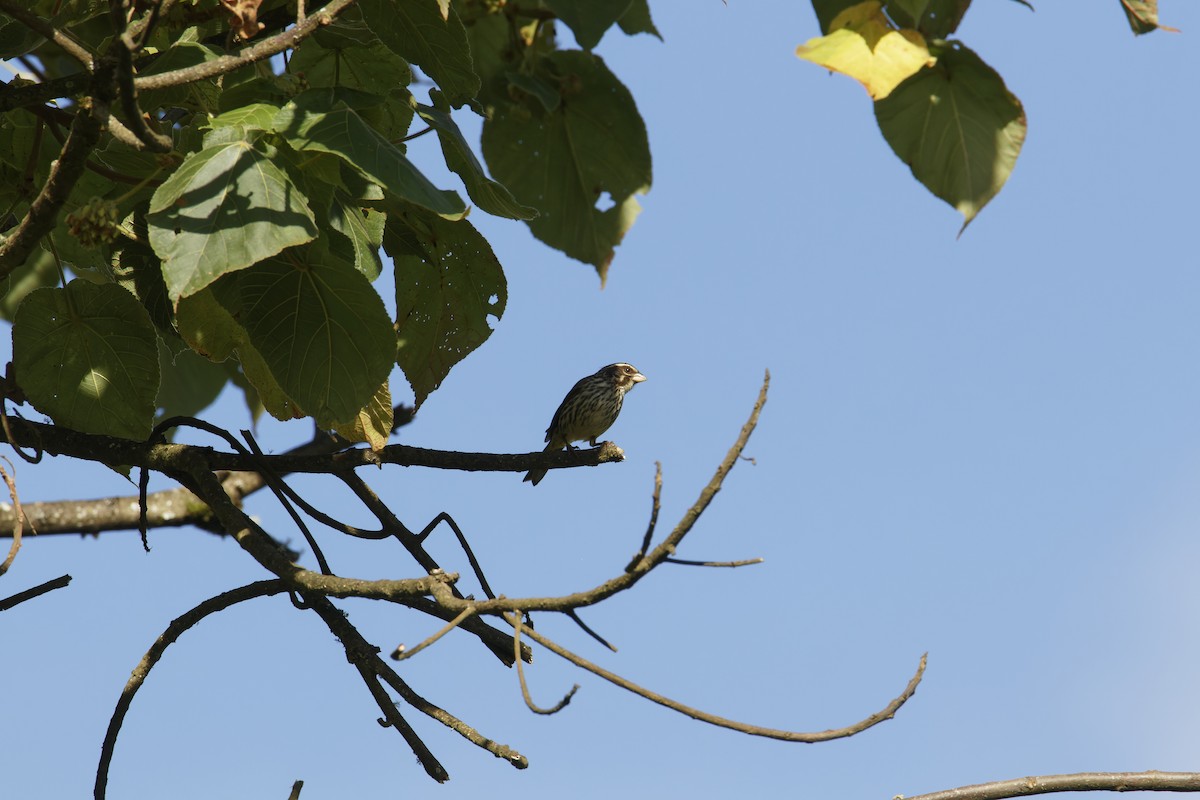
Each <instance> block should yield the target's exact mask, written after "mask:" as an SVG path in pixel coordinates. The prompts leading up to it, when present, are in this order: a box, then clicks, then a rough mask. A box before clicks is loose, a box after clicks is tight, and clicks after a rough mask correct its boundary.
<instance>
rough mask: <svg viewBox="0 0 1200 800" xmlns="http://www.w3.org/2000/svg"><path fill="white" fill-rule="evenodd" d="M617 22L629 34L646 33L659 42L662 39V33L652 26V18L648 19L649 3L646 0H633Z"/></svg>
mask: <svg viewBox="0 0 1200 800" xmlns="http://www.w3.org/2000/svg"><path fill="white" fill-rule="evenodd" d="M617 24H618V25H620V26H621V30H622V31H624V32H625V33H626V34H627V35H629V36H633V35H635V34H638V33H648V34H650V35H651V36H655V37H657V38H658V40H659V41H660V42H661V41H662V38H663V37H662V34H661V33H659V32H658V28H656V27H654V20H652V19H650V3H649V2H647V0H633V2H632V3H630V4H629V8H627V9H626V10H625V13H624V14H622V15H621V18H620V19H618V20H617Z"/></svg>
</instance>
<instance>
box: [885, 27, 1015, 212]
mask: <svg viewBox="0 0 1200 800" xmlns="http://www.w3.org/2000/svg"><path fill="white" fill-rule="evenodd" d="M875 118H876V120H877V121H878V123H879V129H880V131H881V132H882V133H883V136H884V138H885V139H887V142H888V144H889V145H891V147H892V150H894V151H895V153H896V155H897V156H899V157H900V160H901V161H903V162H904V163H905V164H908V166H909V167H910V168H911V169H912V173H913V176H914V177H916V179H917V180H919V181H920V182H921V183H923V184H924V185H925V186H926V187H927V188H928V189H929V191H931V192H933V193H934V194H935V195H937V196H938V197H940V198H941V199H943V200H945V201H946V202H947V203H949V204H950V205H952V206H954V207H955V208H956V209H958V210H959V211H960V212H961V213H962V215H963V217H964V218H965V219H964V222H963V227H964V228H965V227H966V226H967V225H968V224H969V223H970V222H971V220H972V219H974V218H975V215H976V214H978V213H979V211H980V209H982V208H983V207H984V206H985V205H987V203H988V201H989V200H991V199H992V198H993V197H994V196H995V195H996V193H997V192H999V191H1000V189H1001V187H1003V186H1004V183H1005V181H1007V180H1008V176H1009V175H1010V174H1011V173H1012V170H1013V166H1014V165H1015V164H1016V162H1017V156H1018V155H1020V153H1021V145H1022V144H1023V143H1024V141H1025V127H1026V126H1025V111H1024V109H1023V108H1022V107H1021V101H1019V100H1018V99H1017V98H1016V97H1015V96H1014V95H1013V94H1012V93H1011V92H1009V91H1008V89H1007V88H1006V87H1005V85H1004V81H1003V80H1002V79H1001V78H1000V76H999V75H998V74H997V73H996V71H995V70H993V69H992V68H991V67H989V66H988V65H987V64H985V63H984V62H983V61H982V59H980V58H979V56H977V55H975V53H973V52H971V51H970V50H968V49H967V48H966V47H963V46H961V45H955V46H953V47H951V48H948V49H946V50H944V51H942V52H941V53H939V54H938V62H937V64H936V65H934V66H933V67H929V68H927V69H924V70H922V71H921V72H919V73H917V74H916V75H914V76H913V77H912V78H910V79H908V80H907V81H905V82H904V83H902V84H900V86H899V87H897V88H896V89H895V90H894V91H893V92H892V93H891V94H890V95H889V96H888V97H887V98H886V99H884V100H880V101H878V102H877V103H876V104H875Z"/></svg>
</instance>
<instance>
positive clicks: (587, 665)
mask: <svg viewBox="0 0 1200 800" xmlns="http://www.w3.org/2000/svg"><path fill="white" fill-rule="evenodd" d="M528 633H529V638H530V639H533V640H534V641H535V642H537V643H538V644H540V645H542V646H543V647H545V648H546V649H547V650H549V651H550V652H552V653H554V654H555V655H558V656H561V657H562V658H565V659H566V660H567V661H570V662H571V663H572V664H574V665H576V666H577V667H582V668H583V669H586V670H587V671H588V672H591V673H593V674H595V675H599V676H600V677H601V678H604V680H606V681H608V682H610V683H613V684H616V685H617V686H619V687H621V688H622V689H625V690H627V691H630V692H633V693H634V694H636V695H640V696H641V697H644V698H646V699H647V700H650V701H652V702H655V703H658V704H659V705H660V706H664V707H666V708H669V709H671V710H672V711H678V712H679V713H680V714H685V715H687V716H689V717H691V718H692V719H698V720H700V721H701V722H707V723H709V724H710V725H716V726H717V727H720V728H729V729H730V730H734V731H738V732H740V733H747V734H750V735H751V736H764V737H766V738H768V739H779V740H781V741H785V742H802V743H806V744H811V743H814V742H827V741H829V740H830V739H844V738H845V737H847V736H853V735H854V734H856V733H861V732H862V731H865V730H866V729H867V728H871V727H874V726H876V725H878V724H879V723H881V722H883V721H884V720H888V719H891V718H892V717H893V716H895V714H896V711H897V710H899V708H900V707H901V706H902V705H904V704H905V703H906V702H908V699H909V698H910V697H912V696H913V693H914V692H916V690H917V686H918V685H919V684H920V683H921V677H922V676H923V675H924V674H925V661H926V656H927V655H928V654H926V655H923V656H921V663H920V665H919V666H918V667H917V672H916V674H915V675H913V676H912V678H911V679H910V680H909V682H908V685H907V686H905V687H904V691H903V692H901V693H900V696H899V697H897V698H896V699H895V700H892V702H890V703H888V704H887V705H886V706H885V707H884V708H883V710H881V711H877V712H875V713H874V714H872V715H871V716H869V717H867V718H866V719H863V720H860V721H859V722H856V723H854V724H853V725H847V726H846V727H844V728H834V729H830V730H825V731H817V732H813V733H805V732H801V731H786V730H780V729H778V728H763V727H759V726H758V725H748V724H746V723H744V722H737V721H736V720H732V719H726V718H725V717H718V716H717V715H716V714H709V713H708V712H707V711H701V710H700V709H698V708H692V707H691V706H686V705H684V704H683V703H679V702H676V701H675V700H672V699H670V698H668V697H664V696H662V695H660V694H657V693H656V692H652V691H650V690H649V689H644V688H642V687H641V686H639V685H637V684H636V683H633V682H632V681H629V680H626V679H625V678H622V677H621V676H620V675H617V674H616V673H613V672H609V671H608V670H606V669H604V668H603V667H601V666H598V665H596V664H593V663H592V662H590V661H588V660H587V659H585V658H583V657H582V656H579V655H576V654H575V653H572V652H571V651H570V650H568V649H566V648H565V647H563V646H562V645H559V644H556V643H555V642H553V641H551V640H550V639H547V638H546V637H545V636H542V635H541V634H540V633H537V632H536V631H533V630H530V631H528Z"/></svg>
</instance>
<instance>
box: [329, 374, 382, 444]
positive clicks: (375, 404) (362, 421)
mask: <svg viewBox="0 0 1200 800" xmlns="http://www.w3.org/2000/svg"><path fill="white" fill-rule="evenodd" d="M392 421H393V412H392V393H391V390H389V389H388V385H387V382H386V381H385V382H384V384H383V385H382V386H380V387H379V391H377V392H375V394H374V396H373V397H372V398H371V402H369V403H367V405H366V406H365V407H364V408H363V409H362V410H361V411H359V412H358V413H357V414H355V415H354V419H353V420H351V421H350V422H347V423H345V424H342V425H335V426H334V428H333V429H334V430H335V431H337V432H338V434H339V435H340V436H342V437H344V438H346V439H348V440H350V441H352V442H366V443H367V444H369V445H370V446H371V449H372V450H380V449H382V448H383V447H384V446H385V445H386V444H387V443H388V437H389V436H390V435H391V433H392Z"/></svg>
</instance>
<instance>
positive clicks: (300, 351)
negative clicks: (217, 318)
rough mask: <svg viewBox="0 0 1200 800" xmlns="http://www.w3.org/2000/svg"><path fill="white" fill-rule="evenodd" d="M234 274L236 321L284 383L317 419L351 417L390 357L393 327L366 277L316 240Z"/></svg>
mask: <svg viewBox="0 0 1200 800" xmlns="http://www.w3.org/2000/svg"><path fill="white" fill-rule="evenodd" d="M238 278H239V283H240V284H241V296H242V311H241V314H240V321H241V323H242V324H243V325H244V326H245V327H246V331H247V333H249V335H250V342H251V343H252V344H253V345H254V346H255V348H257V350H258V351H259V353H261V354H262V357H263V361H264V362H265V363H266V365H267V367H268V368H270V370H271V373H272V374H273V375H274V376H275V379H276V380H277V381H278V382H279V385H280V386H281V387H283V390H284V391H285V392H287V394H288V396H289V397H291V398H293V399H294V400H295V401H296V403H298V404H299V405H300V407H301V408H302V409H304V410H305V412H307V413H308V414H309V415H310V416H313V417H316V418H317V419H318V420H323V421H327V422H329V423H342V422H349V421H350V420H352V419H353V418H354V416H355V415H356V414H357V413H358V412H359V410H360V409H362V408H363V407H364V406H365V405H367V403H368V402H369V401H370V399H371V397H372V395H374V394H375V391H376V390H377V389H378V388H379V385H380V384H381V383H383V382H384V381H385V380H386V379H387V376H388V373H389V372H390V371H391V366H392V362H393V361H394V359H395V357H396V334H395V331H394V330H393V328H392V323H391V320H390V319H388V314H387V310H386V309H385V308H384V305H383V300H381V299H380V297H379V295H378V294H377V293H376V292H375V290H374V289H373V288H372V287H371V284H370V282H369V281H368V280H367V279H366V278H365V277H363V276H362V274H361V273H359V272H358V271H356V270H355V269H354V268H353V267H351V266H350V265H349V264H343V263H341V262H340V261H338V260H336V259H335V258H333V257H331V255H330V254H329V253H328V252H325V251H323V250H322V249H321V248H319V247H310V248H307V250H306V251H289V252H288V253H286V254H284V256H282V257H278V258H272V259H269V260H267V261H264V262H263V263H261V264H257V265H255V266H254V267H252V268H251V269H249V270H246V272H245V273H243V274H242V275H239V276H238ZM244 363H245V362H244V361H243V364H244Z"/></svg>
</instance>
